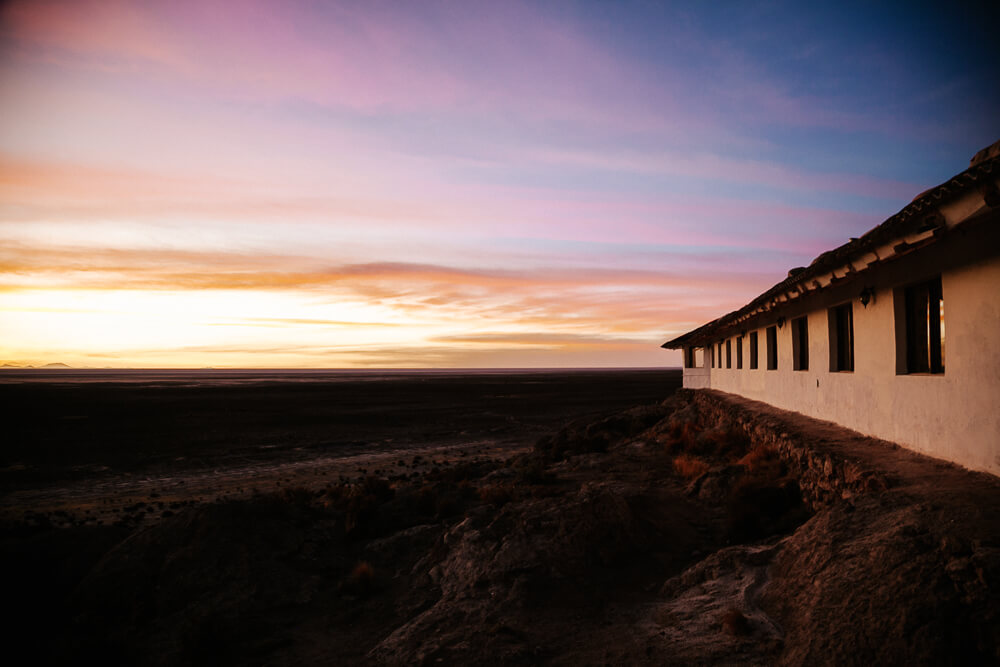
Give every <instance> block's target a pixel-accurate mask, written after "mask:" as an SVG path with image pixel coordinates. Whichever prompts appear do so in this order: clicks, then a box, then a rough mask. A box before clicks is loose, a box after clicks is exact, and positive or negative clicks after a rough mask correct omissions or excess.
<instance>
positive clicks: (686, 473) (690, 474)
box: [674, 454, 708, 479]
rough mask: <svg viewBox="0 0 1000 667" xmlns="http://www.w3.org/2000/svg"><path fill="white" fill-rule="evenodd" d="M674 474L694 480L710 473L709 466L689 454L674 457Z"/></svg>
mask: <svg viewBox="0 0 1000 667" xmlns="http://www.w3.org/2000/svg"><path fill="white" fill-rule="evenodd" d="M674 472H675V473H677V474H678V475H680V476H681V477H683V478H684V479H694V478H695V477H699V476H701V475H703V474H705V473H706V472H708V464H707V463H705V462H704V461H702V460H701V459H697V458H695V457H693V456H690V455H688V454H681V455H680V456H676V457H674Z"/></svg>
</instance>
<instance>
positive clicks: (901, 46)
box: [0, 0, 1000, 368]
mask: <svg viewBox="0 0 1000 667" xmlns="http://www.w3.org/2000/svg"><path fill="white" fill-rule="evenodd" d="M938 4H939V5H940V8H934V9H931V8H930V7H931V6H930V5H929V4H927V3H918V2H911V3H901V2H897V3H874V2H860V3H850V2H834V3H828V6H827V8H826V9H817V8H815V7H814V6H813V3H803V2H801V1H796V2H766V3H758V4H755V5H754V6H751V4H750V3H742V2H741V3H734V4H728V3H716V2H704V3H703V2H683V3H669V2H664V3H658V2H651V1H644V2H624V3H618V2H614V3H612V2H555V3H549V2H525V3H519V2H516V1H512V0H504V1H502V2H499V1H496V2H483V3H478V2H471V1H466V2H462V1H456V2H432V1H424V0H420V1H411V2H405V1H404V2H398V3H395V2H377V1H376V2H343V3H340V2H317V1H311V2H238V1H234V0H190V1H189V0H170V1H166V2H154V1H144V2H128V1H125V0H122V1H118V0H107V1H104V0H96V1H91V0H72V1H68V2H49V1H47V0H27V1H24V2H16V1H15V2H9V3H5V4H4V5H3V6H2V9H0V12H2V14H0V363H10V364H35V365H37V364H46V363H52V362H63V363H67V364H71V365H74V366H133V367H202V366H228V367H232V366H242V367H257V368H262V367H344V368H346V367H536V366H545V367H559V366H576V367H581V366H586V367H596V366H673V365H678V364H679V362H680V358H679V356H678V355H677V353H675V352H668V351H665V350H661V349H659V347H658V346H659V344H660V343H662V342H663V341H664V340H666V339H667V338H670V337H672V336H675V335H677V334H679V333H682V332H684V331H687V330H689V329H691V328H693V327H695V326H698V325H700V324H702V323H704V322H705V321H707V320H710V319H712V318H714V317H716V316H718V315H720V314H722V313H725V312H728V311H730V310H732V309H734V308H736V307H738V306H740V305H742V304H743V303H745V302H746V301H748V300H749V299H751V298H752V297H754V296H756V295H757V294H759V293H760V292H761V291H763V290H764V289H766V288H767V287H769V286H770V285H772V284H774V283H775V282H777V281H778V280H780V279H782V278H783V277H784V276H785V274H786V272H787V270H788V269H789V268H790V267H793V266H799V265H805V264H808V263H809V261H811V260H812V258H813V257H815V256H816V255H817V254H819V253H820V252H822V251H824V250H827V249H829V248H831V247H834V246H836V245H840V244H841V243H843V242H845V241H846V240H847V239H848V238H849V237H851V236H858V235H860V234H861V233H863V232H864V231H866V230H867V229H869V228H871V227H873V226H875V225H876V224H878V223H880V222H881V221H883V220H884V219H885V218H887V217H889V216H890V215H892V214H893V213H895V212H896V211H898V210H899V209H900V208H902V207H903V206H904V205H905V204H906V203H908V202H909V201H910V199H912V198H913V197H914V196H915V195H916V194H918V193H919V192H921V191H922V190H924V189H926V188H928V187H931V186H933V185H936V184H938V183H939V182H941V181H944V180H946V179H947V178H948V177H950V176H952V175H953V174H955V173H957V172H959V171H961V170H963V169H964V168H966V166H967V165H968V161H969V158H970V157H971V156H972V154H973V153H975V152H976V151H977V150H979V149H980V148H982V147H984V146H986V145H988V144H990V143H992V142H993V141H995V140H997V139H998V138H1000V122H998V121H1000V85H998V83H1000V76H998V69H997V56H996V53H995V49H996V46H995V36H994V34H993V31H995V27H996V25H998V21H997V18H998V16H997V10H996V9H992V10H990V11H991V12H992V13H991V14H990V15H986V14H985V13H984V12H985V11H986V10H985V9H984V8H985V7H988V6H990V4H991V3H983V4H982V6H981V7H979V8H976V6H975V5H972V4H967V3H958V4H961V5H962V7H963V9H955V8H952V7H947V4H948V3H938Z"/></svg>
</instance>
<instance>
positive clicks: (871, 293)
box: [858, 287, 875, 308]
mask: <svg viewBox="0 0 1000 667" xmlns="http://www.w3.org/2000/svg"><path fill="white" fill-rule="evenodd" d="M874 298H875V290H873V289H872V288H871V287H866V288H864V289H863V290H861V294H859V295H858V299H860V300H861V305H862V306H864V307H865V308H867V307H868V304H869V303H871V301H872V300H873V299H874Z"/></svg>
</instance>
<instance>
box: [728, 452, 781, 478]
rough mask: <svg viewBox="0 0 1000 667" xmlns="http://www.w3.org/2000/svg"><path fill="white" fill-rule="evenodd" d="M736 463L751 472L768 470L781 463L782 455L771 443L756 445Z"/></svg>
mask: <svg viewBox="0 0 1000 667" xmlns="http://www.w3.org/2000/svg"><path fill="white" fill-rule="evenodd" d="M736 464H737V465H741V466H743V467H744V468H746V469H747V472H749V473H759V472H768V471H770V470H771V469H772V468H773V467H775V466H780V465H781V455H780V454H779V453H778V450H777V448H775V447H772V446H770V445H767V446H764V447H755V448H754V449H751V450H750V451H749V452H747V453H746V454H745V455H744V456H743V458H741V459H740V460H739V461H737V462H736Z"/></svg>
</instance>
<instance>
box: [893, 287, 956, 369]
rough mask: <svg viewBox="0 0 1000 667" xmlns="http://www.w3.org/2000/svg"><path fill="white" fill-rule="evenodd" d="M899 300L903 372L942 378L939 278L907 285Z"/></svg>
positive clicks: (942, 347) (942, 310)
mask: <svg viewBox="0 0 1000 667" xmlns="http://www.w3.org/2000/svg"><path fill="white" fill-rule="evenodd" d="M903 299H904V304H903V308H904V319H905V327H906V328H905V337H904V340H905V345H906V357H905V359H906V373H907V374H917V373H922V374H928V375H943V374H944V372H945V364H944V362H945V351H946V350H945V342H946V341H945V336H944V333H943V329H944V327H943V324H944V293H943V292H942V290H941V276H935V277H934V278H931V279H930V280H925V281H923V282H919V283H914V284H912V285H907V286H906V287H904V288H903ZM931 304H934V305H935V306H936V307H933V306H932V305H931Z"/></svg>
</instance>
